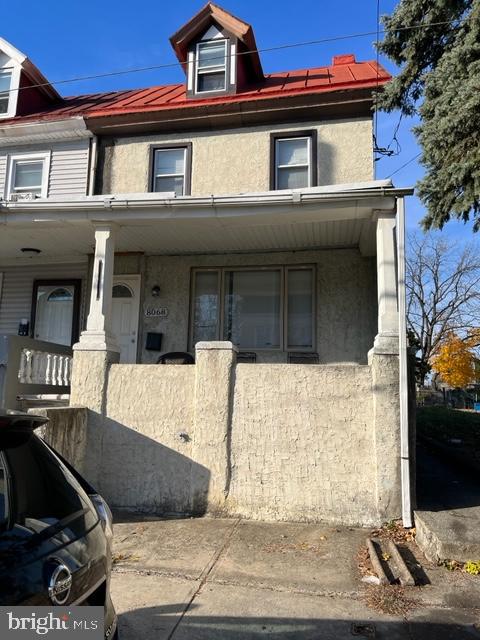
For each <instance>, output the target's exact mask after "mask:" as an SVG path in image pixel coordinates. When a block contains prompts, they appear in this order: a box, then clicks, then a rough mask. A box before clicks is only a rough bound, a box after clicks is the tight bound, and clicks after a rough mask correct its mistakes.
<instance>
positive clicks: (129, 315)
mask: <svg viewBox="0 0 480 640" xmlns="http://www.w3.org/2000/svg"><path fill="white" fill-rule="evenodd" d="M139 308H140V276H139V275H134V276H132V275H128V276H114V278H113V290H112V330H113V334H114V336H115V337H116V339H117V344H118V346H119V347H120V362H123V363H135V362H136V361H137V340H138V311H139Z"/></svg>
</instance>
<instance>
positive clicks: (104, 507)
mask: <svg viewBox="0 0 480 640" xmlns="http://www.w3.org/2000/svg"><path fill="white" fill-rule="evenodd" d="M90 500H91V501H92V502H93V504H94V506H95V509H96V511H97V513H98V516H99V518H100V520H101V523H102V527H103V530H104V531H105V535H106V536H107V538H108V539H109V540H111V539H112V538H113V518H112V512H111V511H110V507H109V506H108V504H107V503H106V502H105V500H104V499H103V498H102V496H101V495H100V494H98V493H95V494H93V495H91V496H90Z"/></svg>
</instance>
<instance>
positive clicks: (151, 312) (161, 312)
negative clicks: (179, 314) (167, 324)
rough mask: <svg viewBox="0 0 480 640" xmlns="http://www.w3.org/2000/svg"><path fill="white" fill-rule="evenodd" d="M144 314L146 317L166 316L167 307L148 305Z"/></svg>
mask: <svg viewBox="0 0 480 640" xmlns="http://www.w3.org/2000/svg"><path fill="white" fill-rule="evenodd" d="M145 316H146V317H147V318H166V317H167V316H168V309H167V307H158V308H157V309H155V308H152V307H148V308H147V309H145Z"/></svg>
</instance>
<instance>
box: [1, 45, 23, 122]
mask: <svg viewBox="0 0 480 640" xmlns="http://www.w3.org/2000/svg"><path fill="white" fill-rule="evenodd" d="M0 48H1V47H0ZM5 71H8V72H10V73H11V79H10V89H9V96H8V107H7V112H6V113H0V120H5V119H7V118H13V117H14V116H15V115H16V114H17V102H18V93H19V92H18V88H19V86H20V74H21V71H22V68H21V67H20V66H19V65H18V64H17V63H16V62H14V64H13V65H11V66H4V67H2V69H1V70H0V73H2V72H5Z"/></svg>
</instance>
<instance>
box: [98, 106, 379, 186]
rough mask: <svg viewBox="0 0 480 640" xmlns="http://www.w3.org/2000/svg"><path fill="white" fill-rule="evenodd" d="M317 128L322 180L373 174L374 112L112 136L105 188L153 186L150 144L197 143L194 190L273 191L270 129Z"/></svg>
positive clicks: (357, 178) (348, 179)
mask: <svg viewBox="0 0 480 640" xmlns="http://www.w3.org/2000/svg"><path fill="white" fill-rule="evenodd" d="M306 129H316V130H317V132H318V184H319V185H327V184H341V183H346V182H355V181H363V180H372V179H373V156H372V121H371V118H355V119H351V120H329V121H325V122H321V123H319V122H318V121H317V122H301V123H288V124H278V125H270V126H261V127H249V128H247V127H245V128H242V129H228V130H223V131H222V130H220V131H218V130H216V131H215V132H209V131H202V132H192V133H190V134H183V133H182V135H172V134H168V135H150V136H135V137H124V138H115V139H114V140H109V141H107V146H106V147H105V150H104V154H102V155H103V157H104V162H103V169H102V193H136V192H147V191H149V190H150V187H149V170H150V164H149V159H150V146H151V145H154V144H165V143H179V142H191V143H192V188H191V192H192V195H195V196H197V195H198V196H205V195H210V194H212V193H213V194H217V195H220V194H226V193H245V192H252V191H253V192H255V191H268V190H269V188H270V186H269V182H270V133H271V132H283V131H285V132H295V131H300V130H306Z"/></svg>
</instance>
